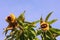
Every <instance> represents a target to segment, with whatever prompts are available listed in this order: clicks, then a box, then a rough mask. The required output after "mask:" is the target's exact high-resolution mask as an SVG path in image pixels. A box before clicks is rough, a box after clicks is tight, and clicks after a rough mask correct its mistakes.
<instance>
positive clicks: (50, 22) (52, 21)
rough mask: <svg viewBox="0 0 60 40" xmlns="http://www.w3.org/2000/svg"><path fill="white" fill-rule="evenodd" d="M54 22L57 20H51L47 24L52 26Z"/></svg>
mask: <svg viewBox="0 0 60 40" xmlns="http://www.w3.org/2000/svg"><path fill="white" fill-rule="evenodd" d="M56 21H57V19H53V20H51V21H49V22H48V23H49V24H52V23H54V22H56Z"/></svg>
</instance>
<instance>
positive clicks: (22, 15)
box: [17, 11, 25, 21]
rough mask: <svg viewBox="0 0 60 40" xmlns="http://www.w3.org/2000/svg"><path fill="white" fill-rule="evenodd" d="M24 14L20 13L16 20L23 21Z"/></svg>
mask: <svg viewBox="0 0 60 40" xmlns="http://www.w3.org/2000/svg"><path fill="white" fill-rule="evenodd" d="M24 13H25V11H24V12H23V13H21V14H20V16H19V17H18V18H17V19H18V20H20V21H24V20H25V17H24Z"/></svg>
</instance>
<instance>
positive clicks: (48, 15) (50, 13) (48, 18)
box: [45, 12, 53, 22]
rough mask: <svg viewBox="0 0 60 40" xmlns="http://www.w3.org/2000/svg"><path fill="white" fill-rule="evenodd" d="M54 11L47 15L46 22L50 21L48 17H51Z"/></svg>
mask: <svg viewBox="0 0 60 40" xmlns="http://www.w3.org/2000/svg"><path fill="white" fill-rule="evenodd" d="M52 13H53V12H50V13H49V14H48V15H47V16H46V18H45V22H47V21H48V19H49V17H50V16H51V14H52Z"/></svg>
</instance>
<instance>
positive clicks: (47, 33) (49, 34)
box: [46, 30, 54, 40]
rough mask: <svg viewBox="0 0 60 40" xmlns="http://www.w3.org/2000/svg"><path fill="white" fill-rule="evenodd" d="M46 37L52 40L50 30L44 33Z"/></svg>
mask: <svg viewBox="0 0 60 40" xmlns="http://www.w3.org/2000/svg"><path fill="white" fill-rule="evenodd" d="M46 35H47V37H48V38H49V39H51V40H54V38H53V37H52V32H51V31H50V30H49V31H47V32H46Z"/></svg>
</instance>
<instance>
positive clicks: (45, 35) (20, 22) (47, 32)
mask: <svg viewBox="0 0 60 40" xmlns="http://www.w3.org/2000/svg"><path fill="white" fill-rule="evenodd" d="M24 13H25V11H24V12H23V13H22V14H21V15H20V16H19V17H18V18H16V17H15V15H14V14H10V15H9V16H7V17H6V22H8V24H9V25H8V26H7V27H6V28H5V29H4V32H5V35H6V34H7V32H8V31H9V30H11V32H10V35H9V37H10V36H11V38H9V37H8V36H7V38H6V39H5V40H9V39H10V40H39V39H38V38H37V36H38V35H41V38H42V40H56V37H57V36H59V35H60V30H59V29H56V28H53V27H52V26H51V24H52V23H54V22H56V21H57V19H53V20H51V21H48V19H49V17H50V16H51V14H52V13H53V12H50V13H49V14H48V15H47V16H46V18H45V20H43V18H42V16H41V18H40V20H37V21H34V22H28V21H25V17H24ZM38 22H40V29H37V30H35V29H34V28H36V27H37V26H36V23H38ZM30 34H31V35H30ZM17 36H18V37H17ZM19 37H20V38H19Z"/></svg>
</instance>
